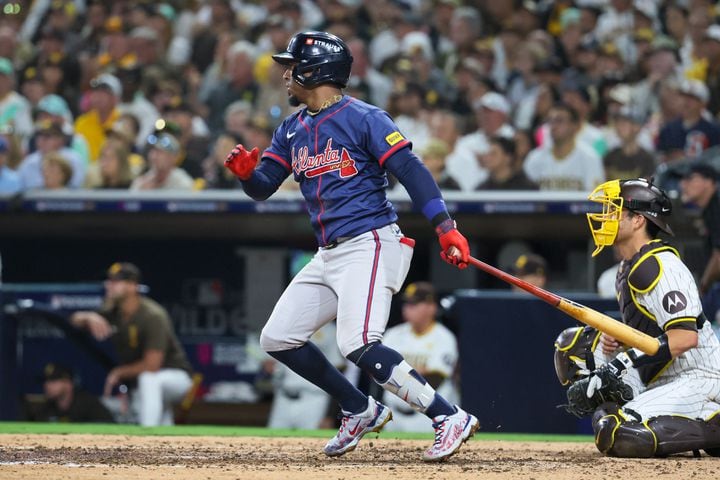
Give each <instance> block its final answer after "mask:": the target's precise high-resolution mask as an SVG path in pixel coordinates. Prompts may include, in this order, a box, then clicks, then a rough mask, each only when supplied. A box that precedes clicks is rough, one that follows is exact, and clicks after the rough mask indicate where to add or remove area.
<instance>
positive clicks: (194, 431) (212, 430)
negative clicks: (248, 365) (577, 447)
mask: <svg viewBox="0 0 720 480" xmlns="http://www.w3.org/2000/svg"><path fill="white" fill-rule="evenodd" d="M0 434H55V435H70V434H90V435H183V436H218V437H306V438H330V437H332V436H333V435H334V434H335V431H334V430H283V429H270V428H258V427H232V426H216V425H175V426H172V427H140V426H137V425H112V424H99V423H95V424H80V423H22V422H0ZM372 436H373V434H370V435H369V436H368V438H371V437H372ZM380 438H398V439H405V440H427V439H431V438H432V434H431V433H400V432H384V433H382V434H381V437H380ZM475 439H478V440H506V441H513V442H592V440H593V439H592V436H590V435H555V434H539V433H486V432H478V433H477V434H476V435H475Z"/></svg>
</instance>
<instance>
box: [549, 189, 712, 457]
mask: <svg viewBox="0 0 720 480" xmlns="http://www.w3.org/2000/svg"><path fill="white" fill-rule="evenodd" d="M590 199H591V200H594V201H597V202H599V203H602V205H603V213H601V214H588V218H589V221H590V227H591V230H592V234H593V239H594V241H595V244H596V246H597V248H596V249H595V252H594V253H593V255H596V254H597V253H599V252H600V251H601V250H602V249H603V248H604V247H605V246H608V245H614V246H615V247H616V248H617V251H618V252H619V254H620V256H621V258H622V262H621V264H620V268H619V270H618V274H617V280H616V292H617V296H618V302H619V305H620V312H621V314H622V321H623V322H624V323H626V324H628V325H630V326H632V327H634V328H636V329H638V330H640V331H642V332H645V333H647V334H649V335H651V336H654V337H657V338H658V340H659V341H660V349H659V350H658V352H657V353H656V354H655V355H646V354H643V353H642V352H640V351H639V350H637V349H626V348H624V347H623V346H622V345H620V344H618V342H617V341H615V339H613V338H611V337H609V336H607V335H605V334H602V335H599V336H597V335H595V337H596V339H595V341H594V342H593V343H594V344H595V358H596V359H597V360H598V361H600V362H605V363H603V364H602V365H601V366H600V367H599V368H598V369H596V370H594V371H592V372H591V373H590V376H589V378H588V379H586V380H583V381H582V382H583V385H584V387H583V388H585V389H586V395H587V398H595V397H596V395H595V394H596V392H603V389H604V388H606V387H607V386H608V385H610V384H613V383H614V382H615V380H616V379H618V378H620V379H622V380H625V381H626V383H628V384H630V385H631V386H632V387H633V393H634V398H632V400H630V401H627V403H624V405H621V406H620V405H616V404H603V405H600V406H599V408H598V409H597V410H596V411H595V413H594V414H593V429H594V431H595V443H596V445H597V447H598V449H599V450H600V451H601V452H603V453H605V454H607V455H612V456H619V457H652V456H666V455H669V454H672V453H678V452H685V451H691V450H693V451H698V450H700V449H704V450H705V451H706V452H707V453H709V454H711V455H715V456H717V455H720V416H719V415H718V413H720V343H719V342H718V339H717V337H716V336H715V334H714V333H713V331H712V328H711V326H710V323H709V322H708V320H707V318H706V317H705V315H704V314H703V311H702V306H701V304H700V299H699V295H698V289H697V287H696V285H695V281H694V278H693V276H692V274H691V273H690V271H689V270H688V268H687V267H686V266H685V264H684V263H683V262H682V261H681V259H680V255H679V254H678V252H677V250H675V249H674V248H673V247H671V246H670V245H668V244H666V243H664V242H662V241H660V240H658V239H656V236H657V234H658V233H659V232H660V231H664V232H666V233H668V234H672V230H671V228H670V226H669V225H668V223H667V217H668V216H669V215H670V213H671V210H672V205H671V202H670V200H669V199H668V197H667V196H666V195H665V193H664V192H663V191H662V190H660V189H659V188H658V187H657V186H655V185H653V184H652V183H650V182H648V181H647V180H645V179H642V178H641V179H635V180H624V181H619V180H613V181H610V182H606V183H603V184H602V185H600V186H598V187H597V188H596V189H595V190H594V192H593V193H592V194H591V196H590ZM561 337H562V335H561ZM576 338H577V337H576ZM559 340H560V339H559ZM560 343H562V341H561V342H560ZM561 349H562V347H561V348H560V349H559V350H558V352H560V350H561ZM565 351H566V352H569V351H570V350H565ZM559 355H560V357H562V356H563V354H562V353H560V354H559ZM562 363H563V360H562V358H561V359H559V360H558V358H557V354H556V365H558V364H562ZM560 370H562V369H560ZM559 373H560V372H559ZM559 376H561V375H559ZM561 380H562V379H561ZM578 383H580V382H578ZM571 388H572V387H571ZM604 393H607V392H604ZM621 403H622V402H621Z"/></svg>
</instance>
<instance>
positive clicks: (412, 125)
mask: <svg viewBox="0 0 720 480" xmlns="http://www.w3.org/2000/svg"><path fill="white" fill-rule="evenodd" d="M424 108H425V88H424V87H423V86H422V85H421V84H420V83H416V82H407V83H406V82H405V81H403V80H400V81H398V82H397V83H396V85H395V88H394V90H393V92H392V95H391V96H390V110H389V111H388V112H389V113H390V115H392V117H393V118H394V119H395V123H396V124H397V126H398V128H399V129H400V131H401V132H403V135H407V138H412V139H413V149H415V150H417V151H418V152H419V151H422V150H423V149H424V148H425V145H426V144H427V142H428V140H429V139H430V136H431V132H430V127H429V126H428V124H427V122H426V121H425V119H426V117H427V116H426V115H423V110H424Z"/></svg>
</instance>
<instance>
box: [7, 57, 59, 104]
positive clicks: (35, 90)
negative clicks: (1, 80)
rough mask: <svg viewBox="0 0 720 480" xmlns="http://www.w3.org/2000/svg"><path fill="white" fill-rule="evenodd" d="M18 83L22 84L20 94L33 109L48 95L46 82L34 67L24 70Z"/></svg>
mask: <svg viewBox="0 0 720 480" xmlns="http://www.w3.org/2000/svg"><path fill="white" fill-rule="evenodd" d="M18 83H19V84H20V87H19V92H20V94H21V95H22V96H23V97H25V98H26V99H27V101H28V102H30V105H31V106H32V107H33V108H34V107H36V106H37V104H38V102H39V101H40V99H41V98H43V97H44V96H45V95H47V93H48V91H47V88H45V81H44V80H43V78H42V76H41V75H40V72H38V70H37V68H34V67H30V68H26V69H24V70H23V71H22V72H21V73H20V78H19V82H18ZM61 98H62V97H61Z"/></svg>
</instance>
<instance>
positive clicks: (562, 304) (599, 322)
mask: <svg viewBox="0 0 720 480" xmlns="http://www.w3.org/2000/svg"><path fill="white" fill-rule="evenodd" d="M469 263H470V264H471V265H474V266H476V267H477V268H479V269H480V270H482V271H484V272H486V273H489V274H490V275H492V276H494V277H497V278H499V279H500V280H502V281H504V282H507V283H509V284H512V285H515V286H517V287H520V288H522V289H523V290H525V291H526V292H528V293H531V294H533V295H535V296H536V297H538V298H539V299H541V300H543V301H545V302H547V303H549V304H550V305H552V306H553V307H555V308H557V309H558V310H561V311H563V312H565V313H566V314H568V315H570V316H571V317H572V318H574V319H575V320H578V321H580V322H582V323H584V324H586V325H590V326H591V327H595V328H597V329H598V330H600V331H601V332H603V333H607V334H608V335H610V336H611V337H613V338H615V339H617V340H618V341H620V342H622V343H624V344H625V345H629V346H631V347H636V348H638V349H639V350H642V351H643V352H644V353H646V354H648V355H655V354H656V353H657V351H658V348H659V347H660V342H659V341H658V340H657V339H656V338H654V337H651V336H650V335H648V334H646V333H643V332H641V331H639V330H636V329H634V328H632V327H631V326H629V325H625V324H624V323H622V322H619V321H617V320H615V319H614V318H612V317H609V316H608V315H605V314H604V313H600V312H598V311H597V310H593V309H592V308H589V307H586V306H585V305H581V304H579V303H576V302H573V301H572V300H568V299H567V298H564V297H561V296H560V295H556V294H554V293H552V292H548V291H547V290H545V289H542V288H540V287H536V286H535V285H533V284H531V283H528V282H526V281H525V280H521V279H519V278H517V277H515V276H513V275H510V274H509V273H506V272H503V271H502V270H500V269H498V268H495V267H493V266H492V265H488V264H487V263H485V262H482V261H480V260H478V259H477V258H474V257H472V256H471V257H470V258H469Z"/></svg>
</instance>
